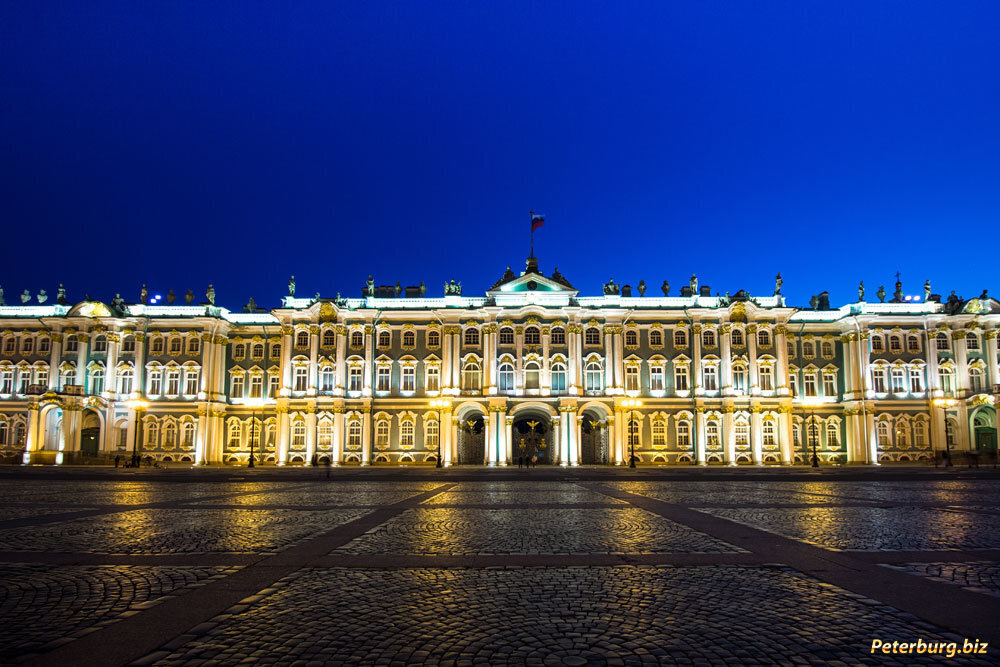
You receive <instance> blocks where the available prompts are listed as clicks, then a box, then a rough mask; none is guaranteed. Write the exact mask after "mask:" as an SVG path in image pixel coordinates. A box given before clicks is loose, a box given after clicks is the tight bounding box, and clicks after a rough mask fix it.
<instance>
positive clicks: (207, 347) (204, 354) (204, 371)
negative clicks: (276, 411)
mask: <svg viewBox="0 0 1000 667" xmlns="http://www.w3.org/2000/svg"><path fill="white" fill-rule="evenodd" d="M264 348H265V349H267V345H265V346H264ZM214 352H215V347H214V346H213V345H212V334H209V333H203V334H202V335H201V378H199V380H198V389H199V391H200V392H201V393H202V394H203V395H204V396H205V398H206V399H211V398H212V396H211V394H210V393H209V392H210V390H209V385H210V384H211V382H212V370H213V367H214V363H215V354H214ZM265 366H266V364H265ZM135 370H136V373H137V374H138V373H139V369H138V368H137V369H135ZM133 388H134V381H133ZM264 391H267V387H264ZM265 395H266V394H265ZM200 432H201V429H200V428H199V433H200Z"/></svg>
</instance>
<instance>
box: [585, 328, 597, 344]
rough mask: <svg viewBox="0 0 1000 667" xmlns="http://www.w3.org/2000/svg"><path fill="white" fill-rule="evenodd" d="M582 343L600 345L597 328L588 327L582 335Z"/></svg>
mask: <svg viewBox="0 0 1000 667" xmlns="http://www.w3.org/2000/svg"><path fill="white" fill-rule="evenodd" d="M583 342H584V344H585V345H600V344H601V332H600V330H599V329H598V328H597V327H589V328H588V329H587V330H586V331H585V332H584V334H583Z"/></svg>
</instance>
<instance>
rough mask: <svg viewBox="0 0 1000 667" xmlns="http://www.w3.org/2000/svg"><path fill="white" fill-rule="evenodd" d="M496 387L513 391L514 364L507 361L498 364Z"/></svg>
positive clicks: (504, 390) (505, 390)
mask: <svg viewBox="0 0 1000 667" xmlns="http://www.w3.org/2000/svg"><path fill="white" fill-rule="evenodd" d="M497 388H498V389H499V390H500V391H502V392H511V391H514V366H513V364H511V363H509V362H504V363H502V364H500V368H499V369H498V371H497Z"/></svg>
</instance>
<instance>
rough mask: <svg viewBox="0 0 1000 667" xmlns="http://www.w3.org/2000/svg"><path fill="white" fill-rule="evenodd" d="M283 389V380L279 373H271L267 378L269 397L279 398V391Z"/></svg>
mask: <svg viewBox="0 0 1000 667" xmlns="http://www.w3.org/2000/svg"><path fill="white" fill-rule="evenodd" d="M280 387H281V378H280V377H278V374H277V373H271V374H270V375H269V376H268V378H267V397H268V398H277V397H278V389H279V388H280Z"/></svg>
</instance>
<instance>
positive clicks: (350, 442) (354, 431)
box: [347, 419, 361, 447]
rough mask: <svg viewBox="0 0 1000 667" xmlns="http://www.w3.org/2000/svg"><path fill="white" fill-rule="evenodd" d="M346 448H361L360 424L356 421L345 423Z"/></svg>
mask: <svg viewBox="0 0 1000 667" xmlns="http://www.w3.org/2000/svg"><path fill="white" fill-rule="evenodd" d="M347 446H348V447H360V446H361V422H360V421H358V420H357V419H355V420H353V421H350V422H348V423H347Z"/></svg>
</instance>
